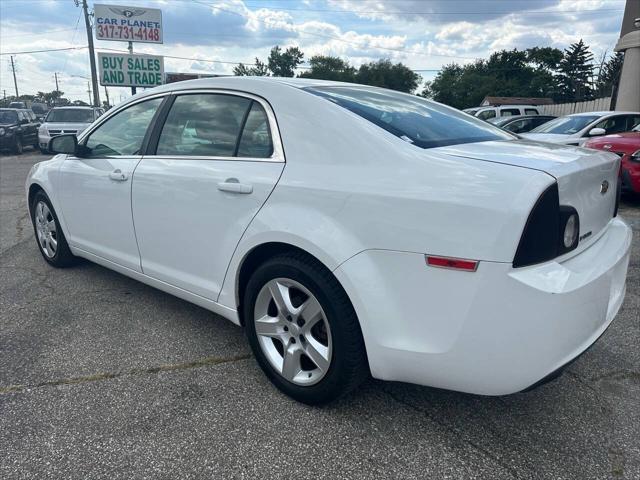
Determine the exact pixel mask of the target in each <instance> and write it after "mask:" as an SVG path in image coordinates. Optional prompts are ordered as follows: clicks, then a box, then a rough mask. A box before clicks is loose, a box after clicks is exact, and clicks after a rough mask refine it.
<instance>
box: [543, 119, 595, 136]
mask: <svg viewBox="0 0 640 480" xmlns="http://www.w3.org/2000/svg"><path fill="white" fill-rule="evenodd" d="M598 118H600V117H599V116H598V115H575V116H569V117H560V118H556V119H554V120H551V121H549V122H547V123H543V124H542V125H540V126H539V127H537V128H534V129H533V130H531V133H557V134H560V135H572V134H574V133H576V132H579V131H580V130H582V129H583V128H584V127H586V126H587V125H589V124H590V123H591V122H593V121H594V120H597V119H598Z"/></svg>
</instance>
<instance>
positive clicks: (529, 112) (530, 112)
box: [524, 108, 538, 115]
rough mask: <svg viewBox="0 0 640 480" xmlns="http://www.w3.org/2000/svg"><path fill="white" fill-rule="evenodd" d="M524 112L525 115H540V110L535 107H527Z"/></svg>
mask: <svg viewBox="0 0 640 480" xmlns="http://www.w3.org/2000/svg"><path fill="white" fill-rule="evenodd" d="M524 114H525V115H538V110H535V109H533V108H525V109H524Z"/></svg>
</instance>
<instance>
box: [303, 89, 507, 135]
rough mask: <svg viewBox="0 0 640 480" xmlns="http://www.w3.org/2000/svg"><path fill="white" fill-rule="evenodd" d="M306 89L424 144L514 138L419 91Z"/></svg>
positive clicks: (388, 130)
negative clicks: (424, 95)
mask: <svg viewBox="0 0 640 480" xmlns="http://www.w3.org/2000/svg"><path fill="white" fill-rule="evenodd" d="M305 90H307V91H308V92H311V93H313V94H315V95H318V96H320V97H323V98H326V99H327V100H329V101H331V102H333V103H335V104H337V105H339V106H341V107H343V108H346V109H347V110H350V111H351V112H353V113H355V114H357V115H359V116H361V117H362V118H364V119H366V120H368V121H370V122H371V123H374V124H375V125H377V126H379V127H380V128H383V129H385V130H386V131H387V132H390V133H392V134H393V135H395V136H397V137H399V138H401V139H403V140H405V141H406V142H409V143H412V144H414V145H416V146H418V147H421V148H433V147H443V146H445V145H457V144H461V143H473V142H486V141H490V140H512V139H513V138H514V137H513V136H512V135H510V134H508V133H506V132H504V131H502V130H500V129H498V128H497V127H494V126H493V125H490V124H488V123H486V122H483V121H481V120H478V119H476V118H473V117H470V116H469V115H466V114H464V113H462V112H460V111H459V110H456V109H455V108H450V107H446V106H444V105H439V104H437V103H434V102H430V101H428V100H425V99H424V98H422V97H418V96H417V95H408V94H405V93H400V92H394V91H392V90H385V89H381V88H372V87H307V88H306V89H305Z"/></svg>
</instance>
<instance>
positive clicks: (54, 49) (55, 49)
mask: <svg viewBox="0 0 640 480" xmlns="http://www.w3.org/2000/svg"><path fill="white" fill-rule="evenodd" d="M83 48H87V46H86V45H84V46H82V47H65V48H45V49H42V50H27V51H22V52H0V55H24V54H27V53H29V54H30V53H45V52H63V51H65V50H81V49H83Z"/></svg>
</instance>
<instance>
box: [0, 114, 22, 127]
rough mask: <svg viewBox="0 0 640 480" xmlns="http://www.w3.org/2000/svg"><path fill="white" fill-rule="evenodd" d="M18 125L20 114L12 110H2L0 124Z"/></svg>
mask: <svg viewBox="0 0 640 480" xmlns="http://www.w3.org/2000/svg"><path fill="white" fill-rule="evenodd" d="M12 123H18V114H17V113H16V112H14V111H12V110H0V124H1V125H9V124H12Z"/></svg>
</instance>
